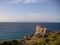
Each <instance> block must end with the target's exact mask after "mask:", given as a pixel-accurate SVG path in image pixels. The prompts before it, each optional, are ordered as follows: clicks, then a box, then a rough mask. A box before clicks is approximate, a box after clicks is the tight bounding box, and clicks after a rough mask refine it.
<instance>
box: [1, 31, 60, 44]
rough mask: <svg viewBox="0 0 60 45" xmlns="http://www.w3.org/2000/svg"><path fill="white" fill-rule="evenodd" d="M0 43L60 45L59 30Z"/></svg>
mask: <svg viewBox="0 0 60 45" xmlns="http://www.w3.org/2000/svg"><path fill="white" fill-rule="evenodd" d="M0 45H60V31H58V32H49V33H46V34H42V35H34V38H33V35H30V36H28V37H25V38H22V39H18V40H11V41H3V42H0Z"/></svg>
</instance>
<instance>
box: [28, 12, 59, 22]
mask: <svg viewBox="0 0 60 45" xmlns="http://www.w3.org/2000/svg"><path fill="white" fill-rule="evenodd" d="M29 17H30V18H29V19H30V20H32V21H37V22H38V21H40V22H60V20H59V19H60V17H59V16H55V15H49V14H41V13H30V14H29Z"/></svg>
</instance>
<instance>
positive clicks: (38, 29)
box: [35, 25, 47, 35]
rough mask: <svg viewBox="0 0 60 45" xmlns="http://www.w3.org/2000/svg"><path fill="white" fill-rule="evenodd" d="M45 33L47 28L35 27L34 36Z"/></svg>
mask: <svg viewBox="0 0 60 45" xmlns="http://www.w3.org/2000/svg"><path fill="white" fill-rule="evenodd" d="M45 33H47V28H45V27H41V26H39V25H37V26H36V32H35V35H37V34H45Z"/></svg>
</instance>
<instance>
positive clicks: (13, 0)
mask: <svg viewBox="0 0 60 45" xmlns="http://www.w3.org/2000/svg"><path fill="white" fill-rule="evenodd" d="M21 1H22V0H12V1H11V3H20V2H21Z"/></svg>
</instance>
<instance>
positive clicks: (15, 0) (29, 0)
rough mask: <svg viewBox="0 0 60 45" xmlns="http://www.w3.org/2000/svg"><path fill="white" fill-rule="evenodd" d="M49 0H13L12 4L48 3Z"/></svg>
mask: <svg viewBox="0 0 60 45" xmlns="http://www.w3.org/2000/svg"><path fill="white" fill-rule="evenodd" d="M46 1H47V0H12V1H11V2H12V3H21V2H22V3H24V4H26V3H38V2H39V3H43V2H46Z"/></svg>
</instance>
